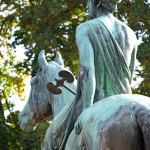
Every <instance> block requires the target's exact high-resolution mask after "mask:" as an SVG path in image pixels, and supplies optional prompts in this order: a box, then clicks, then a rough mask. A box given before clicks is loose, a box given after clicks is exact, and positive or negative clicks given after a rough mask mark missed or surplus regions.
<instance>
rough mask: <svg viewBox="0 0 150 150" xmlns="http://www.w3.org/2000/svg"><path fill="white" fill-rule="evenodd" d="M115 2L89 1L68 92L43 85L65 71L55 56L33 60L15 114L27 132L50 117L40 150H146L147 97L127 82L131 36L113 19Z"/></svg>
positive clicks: (149, 127)
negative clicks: (26, 90)
mask: <svg viewBox="0 0 150 150" xmlns="http://www.w3.org/2000/svg"><path fill="white" fill-rule="evenodd" d="M118 3H119V1H117V0H113V1H110V0H105V1H104V0H89V1H88V10H89V16H90V17H91V20H89V21H87V22H85V23H83V24H81V25H79V26H78V27H77V30H76V43H77V47H78V50H79V76H78V81H77V85H76V80H75V79H74V83H72V84H71V83H67V82H66V83H65V84H66V85H67V86H68V87H69V88H71V89H72V90H73V91H76V95H75V96H74V95H73V94H72V93H70V92H69V91H68V90H67V89H65V88H63V87H62V88H61V89H62V93H61V94H60V95H56V94H53V93H51V92H49V91H48V89H47V88H46V87H47V84H48V83H50V82H53V83H54V82H55V79H56V78H57V79H59V76H58V74H59V72H60V71H62V70H66V71H69V70H67V69H66V68H64V66H63V64H64V63H63V59H62V58H61V55H60V54H59V53H58V52H56V62H53V61H51V62H49V63H48V62H47V61H46V59H45V54H44V51H41V53H40V54H39V56H38V64H39V66H40V69H39V70H38V72H37V74H36V76H35V77H34V78H33V79H32V80H31V92H30V97H29V100H28V102H27V104H26V105H25V107H24V109H23V111H22V112H21V114H20V118H19V120H20V127H21V129H22V130H24V131H29V132H30V131H33V130H34V128H35V127H36V125H37V124H38V123H40V122H41V121H42V120H43V119H45V118H46V117H47V116H50V115H52V114H54V119H53V121H52V123H51V125H50V127H49V128H48V129H47V132H46V135H45V139H44V141H43V144H42V147H41V149H42V150H64V149H65V150H79V149H81V150H108V149H109V150H113V149H115V150H133V149H136V150H144V149H146V150H149V149H150V121H149V120H150V98H148V97H145V96H142V95H134V94H132V92H131V80H132V75H133V71H134V66H135V59H136V52H137V39H136V36H135V33H134V32H133V31H132V30H131V29H130V28H129V27H128V26H126V25H125V24H124V23H122V22H121V21H119V20H118V19H117V18H115V17H114V16H113V15H112V13H113V11H115V9H116V7H117V4H118Z"/></svg>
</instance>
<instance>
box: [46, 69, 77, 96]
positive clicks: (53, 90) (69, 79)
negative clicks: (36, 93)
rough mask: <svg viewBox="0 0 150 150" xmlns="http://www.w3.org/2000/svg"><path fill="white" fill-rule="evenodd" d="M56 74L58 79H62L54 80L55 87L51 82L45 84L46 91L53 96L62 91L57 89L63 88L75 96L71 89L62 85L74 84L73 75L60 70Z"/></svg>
mask: <svg viewBox="0 0 150 150" xmlns="http://www.w3.org/2000/svg"><path fill="white" fill-rule="evenodd" d="M58 74H59V76H60V77H62V79H57V78H55V81H56V84H55V85H54V83H52V82H49V83H47V89H48V90H49V92H51V93H53V94H61V93H62V90H61V89H60V88H59V87H61V86H63V87H64V88H66V89H67V90H68V91H70V92H71V93H72V94H74V95H75V94H76V93H75V92H74V91H73V90H72V89H71V88H69V87H68V86H67V85H65V84H64V82H65V81H66V82H68V83H73V82H74V77H73V74H71V73H70V72H69V71H66V70H62V71H60V72H59V73H58Z"/></svg>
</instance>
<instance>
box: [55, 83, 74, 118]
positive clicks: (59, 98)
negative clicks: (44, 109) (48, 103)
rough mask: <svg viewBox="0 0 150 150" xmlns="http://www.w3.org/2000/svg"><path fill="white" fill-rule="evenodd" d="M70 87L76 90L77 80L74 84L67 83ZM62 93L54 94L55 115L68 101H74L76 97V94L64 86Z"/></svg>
mask: <svg viewBox="0 0 150 150" xmlns="http://www.w3.org/2000/svg"><path fill="white" fill-rule="evenodd" d="M65 85H67V86H68V87H69V88H71V89H72V90H74V91H76V82H74V83H72V84H68V83H65ZM61 89H62V93H61V94H59V95H56V94H54V95H53V104H52V107H53V113H54V117H55V116H56V115H57V114H58V113H59V112H60V111H61V110H62V109H63V108H64V106H66V104H67V103H69V102H70V101H73V100H74V98H75V95H73V94H72V93H71V92H69V91H68V90H66V89H65V88H64V87H61Z"/></svg>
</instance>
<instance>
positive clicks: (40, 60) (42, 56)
mask: <svg viewBox="0 0 150 150" xmlns="http://www.w3.org/2000/svg"><path fill="white" fill-rule="evenodd" d="M38 64H39V66H40V67H41V68H42V70H43V69H44V68H45V67H46V66H47V65H48V63H47V61H46V59H45V51H44V50H42V51H41V52H40V54H39V56H38Z"/></svg>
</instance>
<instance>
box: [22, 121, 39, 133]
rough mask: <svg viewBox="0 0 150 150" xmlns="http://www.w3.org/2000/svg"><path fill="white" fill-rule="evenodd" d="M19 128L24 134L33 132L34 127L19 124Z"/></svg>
mask: <svg viewBox="0 0 150 150" xmlns="http://www.w3.org/2000/svg"><path fill="white" fill-rule="evenodd" d="M20 128H21V130H23V131H25V132H33V131H34V130H35V128H36V126H33V125H29V124H27V123H21V122H20Z"/></svg>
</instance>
